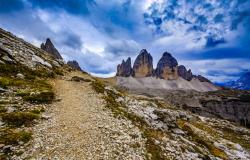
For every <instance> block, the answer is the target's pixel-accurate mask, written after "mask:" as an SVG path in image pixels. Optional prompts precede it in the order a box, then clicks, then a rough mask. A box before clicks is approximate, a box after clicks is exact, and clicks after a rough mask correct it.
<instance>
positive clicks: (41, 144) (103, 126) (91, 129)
mask: <svg viewBox="0 0 250 160" xmlns="http://www.w3.org/2000/svg"><path fill="white" fill-rule="evenodd" d="M74 75H77V76H81V77H84V78H86V76H87V75H82V74H80V73H78V72H74V73H71V74H70V75H68V76H66V77H64V79H58V80H55V81H54V84H53V85H54V88H55V92H56V96H57V99H61V100H60V101H58V102H55V103H53V105H52V107H51V108H50V109H48V110H47V112H46V113H45V114H46V115H47V116H48V117H49V118H48V120H43V121H42V122H41V123H40V124H38V125H36V126H35V128H34V140H33V142H32V143H33V146H32V147H31V149H30V151H29V152H27V153H24V154H23V158H24V157H29V159H65V160H66V159H67V160H69V159H74V160H75V159H83V160H85V159H90V160H93V159H102V160H103V159H119V160H120V159H135V160H139V159H145V158H144V155H145V139H143V138H142V136H141V132H140V130H139V129H138V128H137V127H135V126H134V125H133V124H132V123H131V122H130V121H128V120H124V119H117V118H114V117H113V116H112V114H111V113H110V111H109V110H107V109H105V108H104V104H105V102H104V101H103V100H102V99H101V96H100V95H98V94H97V93H95V92H94V91H93V90H92V88H91V86H90V83H88V82H73V81H69V79H70V78H71V77H72V76H74Z"/></svg>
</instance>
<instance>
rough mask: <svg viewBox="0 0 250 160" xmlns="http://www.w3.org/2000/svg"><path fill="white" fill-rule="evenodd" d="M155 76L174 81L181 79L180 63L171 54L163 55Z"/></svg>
mask: <svg viewBox="0 0 250 160" xmlns="http://www.w3.org/2000/svg"><path fill="white" fill-rule="evenodd" d="M155 76H156V77H158V78H162V79H166V80H173V79H177V78H178V77H179V76H178V62H177V60H176V59H175V58H174V57H173V56H172V55H171V54H170V53H168V52H165V53H163V55H162V57H161V59H160V60H159V62H158V64H157V68H156V70H155Z"/></svg>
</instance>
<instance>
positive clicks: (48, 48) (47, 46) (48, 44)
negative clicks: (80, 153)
mask: <svg viewBox="0 0 250 160" xmlns="http://www.w3.org/2000/svg"><path fill="white" fill-rule="evenodd" d="M41 49H42V50H44V51H46V52H48V53H49V54H51V55H53V56H54V57H55V58H56V59H63V58H62V56H61V55H60V53H59V52H58V50H57V49H56V48H55V47H54V45H53V43H52V42H51V40H50V39H49V38H47V39H46V42H45V44H44V43H42V44H41Z"/></svg>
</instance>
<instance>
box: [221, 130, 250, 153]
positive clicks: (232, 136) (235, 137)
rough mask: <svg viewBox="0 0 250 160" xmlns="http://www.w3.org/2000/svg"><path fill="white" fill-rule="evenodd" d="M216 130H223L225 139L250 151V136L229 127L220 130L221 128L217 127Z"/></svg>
mask: <svg viewBox="0 0 250 160" xmlns="http://www.w3.org/2000/svg"><path fill="white" fill-rule="evenodd" d="M216 129H218V130H221V131H222V132H223V138H225V139H227V140H229V141H232V142H234V143H237V144H240V145H241V146H242V147H243V148H245V149H247V150H250V139H249V138H247V137H250V134H245V133H242V132H240V131H235V130H233V129H231V128H228V127H223V128H222V127H220V128H219V126H217V128H216ZM239 135H240V136H239Z"/></svg>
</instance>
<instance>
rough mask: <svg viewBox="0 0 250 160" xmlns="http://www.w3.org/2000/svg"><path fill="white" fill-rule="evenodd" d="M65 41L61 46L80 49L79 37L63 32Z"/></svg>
mask: <svg viewBox="0 0 250 160" xmlns="http://www.w3.org/2000/svg"><path fill="white" fill-rule="evenodd" d="M64 37H65V39H64V40H63V44H64V45H66V46H68V47H70V48H75V49H81V47H82V41H81V37H80V36H79V35H77V34H75V33H73V32H68V31H67V32H65V33H64Z"/></svg>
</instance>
